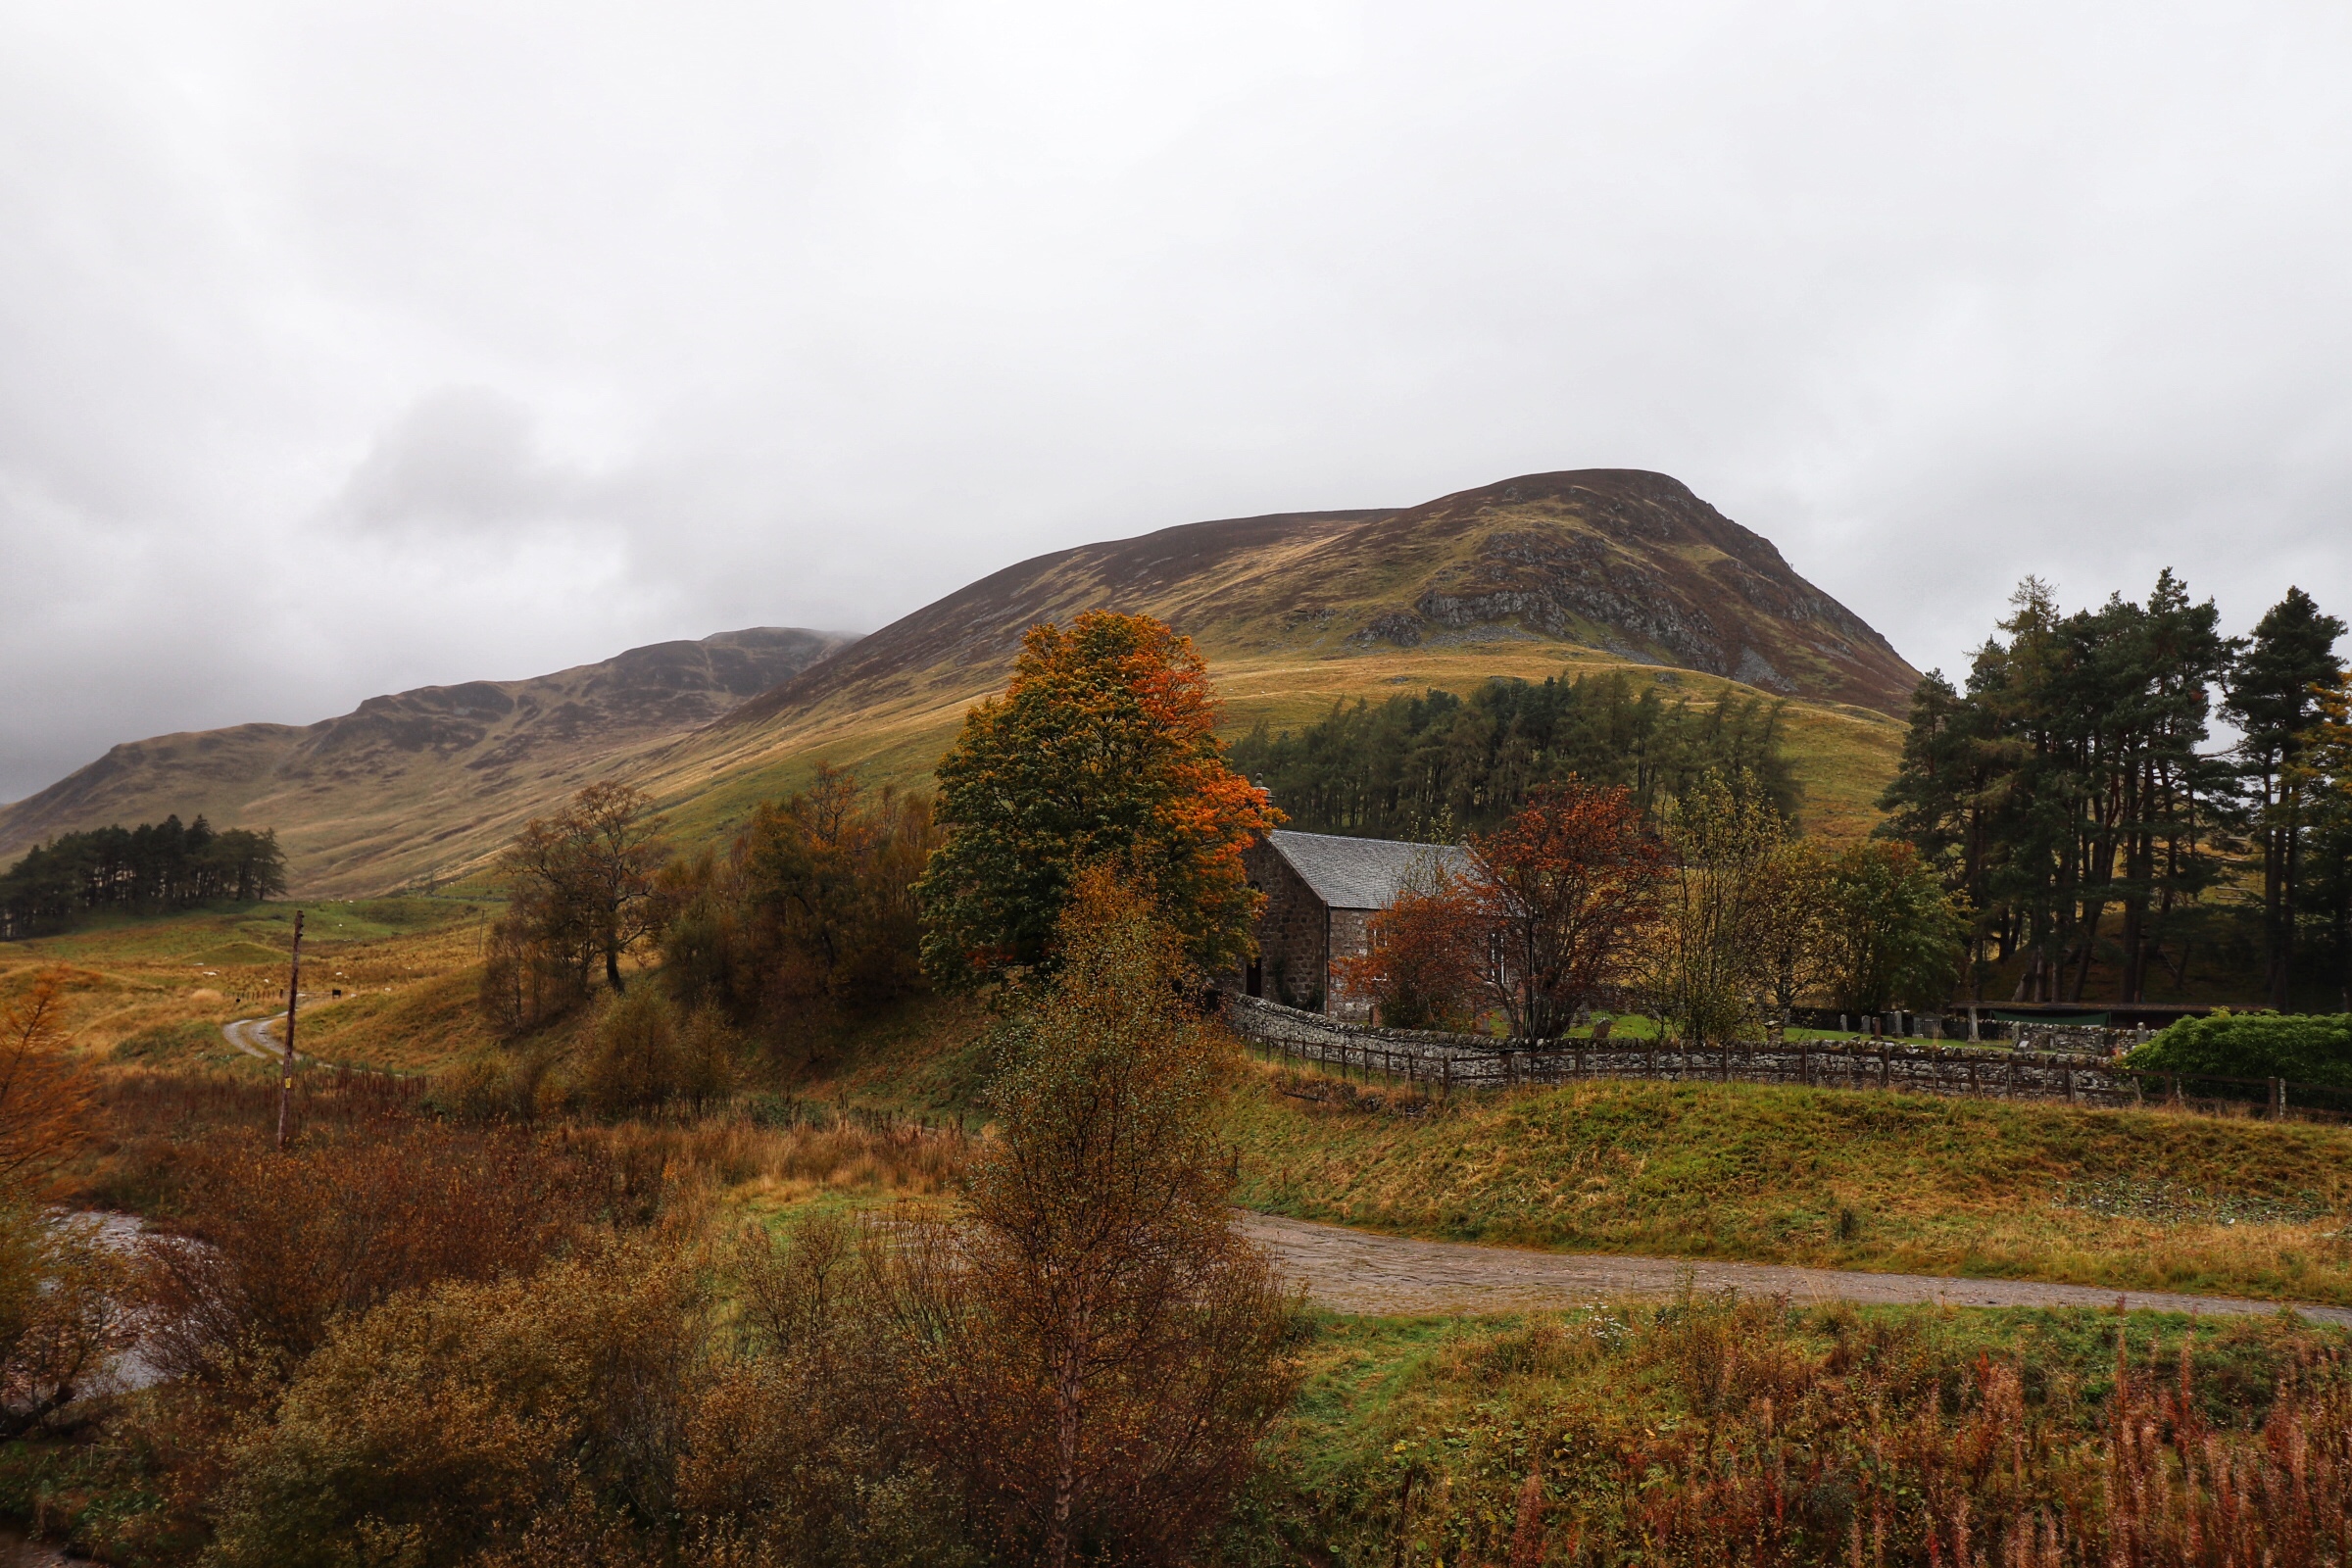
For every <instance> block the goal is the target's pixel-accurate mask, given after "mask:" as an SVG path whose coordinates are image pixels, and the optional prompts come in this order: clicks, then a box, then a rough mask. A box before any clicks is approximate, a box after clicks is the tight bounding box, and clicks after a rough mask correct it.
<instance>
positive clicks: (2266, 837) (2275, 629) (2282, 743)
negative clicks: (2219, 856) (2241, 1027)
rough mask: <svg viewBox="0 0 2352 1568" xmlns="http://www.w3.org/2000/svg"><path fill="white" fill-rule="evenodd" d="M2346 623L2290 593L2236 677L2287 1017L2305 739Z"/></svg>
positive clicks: (2236, 714) (2263, 624) (2231, 702)
mask: <svg viewBox="0 0 2352 1568" xmlns="http://www.w3.org/2000/svg"><path fill="white" fill-rule="evenodd" d="M2343 634H2344V623H2343V621H2341V620H2340V619H2338V618H2337V617H2335V616H2333V615H2327V614H2323V613H2321V612H2320V607H2319V606H2318V605H2317V604H2315V603H2313V602H2312V598H2311V596H2310V595H2309V594H2307V593H2305V592H2304V591H2303V590H2302V589H2300V588H2289V589H2287V591H2286V597H2285V598H2283V599H2281V600H2279V601H2278V603H2277V604H2276V605H2273V606H2272V607H2271V608H2270V610H2269V611H2268V612H2266V613H2264V615H2263V617H2262V619H2260V620H2259V621H2256V622H2255V623H2254V635H2253V637H2252V639H2251V640H2250V641H2249V642H2248V643H2247V644H2246V646H2245V649H2244V651H2243V652H2242V653H2240V654H2239V655H2238V658H2237V661H2236V662H2235V664H2234V665H2232V666H2231V668H2230V670H2229V690H2228V696H2227V699H2226V700H2225V702H2224V703H2223V711H2225V712H2227V713H2229V716H2230V717H2232V718H2234V719H2236V720H2237V722H2238V726H2239V729H2240V731H2241V733H2242V737H2243V738H2242V739H2241V740H2240V741H2239V742H2238V748H2237V755H2238V770H2239V773H2240V774H2241V776H2242V777H2243V778H2244V780H2245V785H2246V790H2247V793H2248V797H2249V804H2250V805H2251V807H2252V809H2253V813H2254V826H2255V831H2256V832H2257V833H2258V834H2259V835H2260V838H2261V842H2262V910H2263V940H2264V945H2265V948H2266V953H2265V959H2266V973H2265V975H2264V982H2265V989H2266V990H2267V991H2268V993H2269V995H2270V1002H2271V1005H2272V1006H2274V1007H2277V1008H2278V1009H2280V1010H2281V1011H2283V1010H2285V1008H2286V1005H2287V987H2288V984H2289V983H2290V981H2291V980H2292V979H2293V975H2294V962H2295V889H2296V883H2297V881H2298V880H2299V875H2300V872H2301V870H2302V850H2303V841H2304V837H2305V827H2306V823H2305V821H2304V798H2303V784H2304V781H2305V778H2306V774H2305V773H2304V771H2303V770H2302V768H2301V767H2300V766H2299V763H2300V761H2301V753H2302V749H2303V742H2304V738H2305V736H2306V734H2307V732H2308V731H2309V730H2310V729H2311V727H2312V724H2313V720H2314V719H2315V717H2316V716H2317V713H2318V708H2317V688H2321V687H2324V686H2327V685H2332V684H2333V683H2334V682H2335V680H2336V678H2337V677H2338V676H2339V675H2341V674H2342V673H2343V670H2344V663H2343V661H2342V660H2340V659H2338V658H2336V657H2335V642H2336V639H2337V638H2339V637H2341V636H2343Z"/></svg>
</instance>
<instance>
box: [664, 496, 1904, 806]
mask: <svg viewBox="0 0 2352 1568" xmlns="http://www.w3.org/2000/svg"><path fill="white" fill-rule="evenodd" d="M1094 608H1107V609H1113V610H1121V611H1130V612H1147V613H1152V614H1154V615H1158V616H1160V617H1161V618H1162V619H1165V620H1167V621H1169V622H1170V623H1172V624H1173V625H1175V626H1177V627H1178V628H1179V629H1181V630H1183V631H1185V632H1188V633H1190V634H1191V635H1192V636H1193V637H1194V638H1195V639H1196V640H1197V641H1198V642H1199V644H1200V646H1201V650H1202V652H1203V653H1204V654H1205V655H1206V656H1207V657H1208V660H1209V663H1210V667H1211V669H1212V670H1213V672H1214V673H1215V675H1216V678H1217V684H1218V689H1219V691H1220V692H1221V693H1222V694H1223V696H1224V698H1225V700H1226V703H1227V711H1228V718H1229V727H1231V728H1235V729H1239V728H1246V727H1247V726H1248V725H1249V724H1250V723H1251V722H1254V721H1255V720H1257V719H1260V718H1263V719H1266V720H1268V721H1269V722H1273V723H1276V724H1284V723H1298V722H1301V721H1304V720H1308V719H1311V718H1312V717H1315V716H1317V715H1319V714H1320V713H1321V712H1322V711H1324V710H1325V709H1327V708H1328V707H1329V705H1330V704H1331V703H1332V702H1333V701H1334V700H1337V699H1341V698H1350V697H1357V696H1370V697H1373V698H1375V699H1377V698H1379V697H1382V696H1385V695H1387V694H1389V693H1391V692H1394V691H1396V690H1397V689H1398V688H1400V687H1401V688H1406V689H1413V688H1416V687H1418V686H1423V685H1429V686H1443V687H1446V688H1449V689H1452V690H1455V691H1461V690H1466V689H1468V688H1469V687H1470V686H1473V685H1475V684H1477V683H1478V682H1480V681H1483V680H1485V679H1487V678H1489V677H1490V676H1495V675H1515V676H1523V677H1526V678H1530V679H1542V678H1543V677H1544V676H1545V675H1551V674H1571V675H1573V674H1576V673H1581V672H1586V671H1592V670H1600V669H1606V668H1610V667H1620V668H1633V669H1635V670H1637V671H1638V672H1639V674H1640V676H1641V678H1643V679H1659V680H1669V681H1673V682H1675V683H1677V684H1678V685H1679V686H1680V687H1682V688H1683V689H1684V690H1686V691H1688V692H1690V693H1691V695H1692V696H1693V697H1695V698H1698V699H1700V700H1706V699H1708V698H1711V696H1712V695H1713V694H1714V693H1716V692H1718V691H1720V690H1723V689H1724V688H1725V687H1726V686H1727V685H1732V684H1735V683H1736V684H1737V685H1739V686H1740V687H1741V688H1742V689H1746V690H1749V691H1753V692H1761V693H1765V694H1767V695H1778V696H1786V697H1788V698H1789V699H1790V700H1791V701H1790V706H1789V731H1790V736H1791V748H1792V750H1793V752H1794V753H1795V754H1796V755H1797V757H1798V760H1799V768H1798V772H1799V776H1800V781H1801V782H1802V783H1803V784H1804V785H1805V788H1806V791H1807V797H1808V808H1807V813H1806V815H1807V825H1808V826H1809V827H1811V828H1814V829H1816V830H1826V831H1829V832H1831V833H1834V834H1838V833H1844V832H1851V831H1859V830H1861V828H1862V827H1864V826H1865V825H1867V822H1868V821H1869V820H1872V819H1875V815H1874V813H1873V811H1872V809H1871V807H1870V802H1871V801H1872V800H1873V799H1874V798H1875V796H1876V794H1877V792H1878V790H1879V789H1880V788H1881V787H1882V786H1883V785H1884V783H1885V781H1886V779H1887V776H1888V775H1889V774H1890V773H1891V771H1892V767H1893V758H1894V755H1895V752H1896V750H1897V749H1898V748H1899V745H1900V739H1901V727H1900V722H1899V718H1898V716H1897V715H1899V714H1900V713H1901V712H1902V711H1903V709H1904V706H1905V704H1906V702H1907V701H1908V699H1909V696H1910V692H1911V688H1912V686H1913V685H1914V684H1915V683H1916V682H1917V681H1918V679H1919V674H1918V671H1916V670H1914V669H1912V668H1911V666H1910V665H1909V664H1907V663H1905V662H1903V660H1902V658H1901V657H1900V656H1899V655H1897V654H1896V653H1895V652H1894V650H1893V649H1892V648H1891V647H1890V646H1888V644H1887V640H1886V639H1885V638H1884V637H1882V636H1880V635H1879V634H1878V633H1877V632H1876V631H1874V630H1873V629H1872V628H1871V627H1870V626H1869V625H1868V624H1866V623H1865V622H1864V621H1863V620H1862V618H1861V617H1860V616H1858V615H1856V614H1854V613H1853V612H1851V611H1849V610H1847V609H1846V608H1845V607H1844V606H1842V605H1839V604H1838V602H1837V601H1836V600H1834V599H1832V598H1830V596H1829V595H1827V594H1825V593H1823V592H1822V591H1821V590H1820V589H1818V588H1816V587H1814V586H1813V585H1812V584H1811V583H1809V582H1807V581H1805V580H1804V579H1803V578H1802V577H1800V576H1798V575H1797V574H1796V572H1795V571H1794V570H1792V569H1791V568H1790V567H1789V564H1788V563H1787V562H1785V561H1784V560H1782V558H1781V555H1780V552H1779V551H1778V550H1776V549H1775V548H1774V547H1773V546H1772V544H1771V542H1770V541H1769V540H1766V539H1764V538H1763V537H1761V536H1760V535H1758V534H1755V533H1753V532H1750V531H1749V530H1748V529H1746V528H1743V527H1740V525H1739V524H1738V523H1736V522H1733V521H1732V520H1731V519H1729V518H1727V517H1725V516H1724V515H1722V514H1721V513H1719V512H1717V511H1716V510H1715V509H1714V508H1713V507H1711V506H1709V505H1708V504H1707V503H1706V502H1704V501H1702V500H1700V499H1699V498H1698V497H1697V496H1695V495H1693V494H1691V491H1690V489H1689V488H1688V487H1686V486H1685V485H1683V484H1682V483H1681V482H1680V481H1678V480H1675V479H1672V478H1669V477H1667V476H1666V475H1664V474H1657V473H1646V472H1642V471H1639V470H1632V469H1615V468H1601V469H1583V470H1577V471H1573V472H1565V473H1546V474H1530V475H1525V476H1522V477H1520V478H1516V479H1508V480H1504V481H1502V482H1501V483H1499V484H1493V485H1488V486H1485V487H1483V488H1480V489H1476V490H1465V491H1462V492H1459V493H1458V494H1454V495H1449V496H1444V497H1441V498H1440V499H1438V500H1436V501H1432V502H1428V503H1426V504H1424V505H1422V506H1418V507H1411V508H1405V509H1400V510H1396V511H1376V512H1322V513H1293V514H1286V515H1274V516H1263V517H1242V518H1231V519H1226V520H1222V521H1216V522H1200V523H1190V524H1186V525H1183V526H1180V527H1174V528H1163V529H1161V530H1159V531H1157V532H1155V533H1150V534H1145V535H1143V536H1141V537H1139V538H1134V539H1124V540H1118V541H1114V542H1111V543H1107V544H1099V545H1086V546H1081V547H1079V548H1077V549H1073V550H1064V551H1058V552H1055V553H1054V554H1053V555H1047V556H1040V557H1038V558H1036V559H1035V560H1032V561H1026V562H1023V563H1021V564H1018V565H1015V566H1008V567H1006V568H1005V570H1003V571H1000V572H997V573H995V574H994V575H992V576H989V577H985V578H983V579H981V580H980V581H978V582H976V583H973V584H972V585H971V586H969V587H967V588H964V589H961V590H959V591H957V592H956V593H954V594H951V595H949V596H948V597H947V598H945V599H942V600H939V601H938V602H936V603H935V604H932V605H929V606H926V607H925V608H923V609H922V610H919V611H916V612H915V613H913V614H911V615H908V616H907V617H905V618H904V619H902V620H899V621H897V622H895V623H893V624H892V625H889V626H886V627H884V628H883V629H882V630H880V631H878V632H876V633H874V634H873V635H872V636H870V637H867V638H864V639H863V640H861V641H859V642H858V644H856V645H855V646H854V647H851V648H849V649H846V650H844V651H843V652H842V653H841V654H840V655H838V656H836V657H835V658H832V659H829V660H826V661H824V662H821V663H818V664H815V665H812V666H810V667H809V669H808V670H807V671H806V672H804V673H803V674H802V675H800V676H799V677H797V678H796V679H794V680H792V681H789V682H787V683H786V684H784V685H783V686H781V687H779V688H777V689H776V690H775V691H772V692H769V693H767V694H766V695H764V696H762V697H760V698H759V699H757V700H755V701H753V702H750V703H746V704H745V705H744V706H743V707H741V708H739V709H737V710H735V711H733V712H731V713H729V714H728V715H727V716H726V717H724V718H722V719H720V720H719V721H717V722H716V723H714V724H712V725H711V727H710V728H708V729H705V730H702V731H699V732H697V733H695V734H692V735H687V736H682V737H680V738H678V739H677V740H675V741H673V742H671V743H668V744H666V745H663V746H662V747H659V748H655V749H653V750H652V751H650V752H649V753H648V754H647V755H646V756H645V757H644V758H643V759H642V760H641V764H640V765H641V766H642V768H643V773H642V777H643V778H644V779H645V780H646V781H647V782H648V783H649V785H650V787H652V788H654V789H656V791H657V792H658V793H660V794H662V796H663V797H664V798H666V799H669V800H671V801H674V802H677V803H680V805H681V806H682V808H683V811H684V819H685V820H687V821H690V822H698V823H708V824H710V825H712V826H716V825H720V824H723V823H724V822H727V821H731V820H735V819H737V818H739V817H740V816H741V815H742V814H743V813H744V812H745V811H746V810H748V809H749V806H750V803H751V801H752V800H754V799H756V798H757V797H758V796H760V795H761V794H763V793H772V792H774V791H775V790H778V789H782V788H786V787H789V786H790V785H792V784H794V783H796V782H797V781H798V779H799V778H800V777H801V776H803V774H805V772H806V770H807V767H808V765H809V763H810V762H811V761H812V760H815V759H816V758H817V757H820V756H821V757H824V758H826V759H828V760H833V761H836V762H842V763H848V764H854V765H857V766H858V767H859V768H860V769H861V770H862V771H864V772H865V773H866V774H867V775H868V776H869V777H873V778H876V779H887V780H892V781H896V782H900V783H907V784H912V783H917V782H919V781H920V780H921V779H923V778H924V777H925V776H927V775H928V773H929V771H930V768H931V765H932V763H933V762H934V761H935V760H937V758H938V756H939V754H940V752H941V750H942V749H944V747H945V746H946V745H947V743H948V741H949V740H950V739H951V738H952V736H953V733H954V730H955V726H956V722H957V721H958V720H959V719H960V717H961V715H962V712H963V711H964V709H965V708H966V707H968V706H969V705H970V703H971V702H972V701H973V700H974V699H975V698H977V697H980V696H982V695H984V694H986V693H989V692H992V691H995V690H997V689H999V688H1000V687H1002V686H1003V684H1004V681H1005V674H1006V671H1007V670H1008V669H1009V668H1010V665H1011V662H1012V657H1013V654H1014V652H1015V651H1016V649H1017V648H1018V646H1019V643H1020V637H1021V633H1022V631H1023V630H1024V629H1025V628H1026V627H1028V626H1029V625H1030V624H1032V623H1033V622H1035V621H1037V620H1040V619H1066V618H1068V617H1069V616H1071V615H1074V614H1076V613H1079V612H1080V611H1083V610H1088V609H1094Z"/></svg>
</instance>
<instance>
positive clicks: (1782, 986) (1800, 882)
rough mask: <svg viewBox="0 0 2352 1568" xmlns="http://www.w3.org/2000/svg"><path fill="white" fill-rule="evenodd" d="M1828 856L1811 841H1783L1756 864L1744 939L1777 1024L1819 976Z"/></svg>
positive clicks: (1818, 981)
mask: <svg viewBox="0 0 2352 1568" xmlns="http://www.w3.org/2000/svg"><path fill="white" fill-rule="evenodd" d="M1830 859H1831V858H1830V855H1829V853H1828V852H1827V851H1826V850H1825V849H1823V847H1822V846H1821V845H1820V844H1819V843H1817V842H1815V841H1814V840H1811V839H1787V840H1784V841H1783V842H1782V844H1781V845H1780V847H1779V848H1778V849H1776V850H1775V851H1773V853H1772V856H1771V858H1769V859H1767V860H1766V861H1765V863H1764V864H1763V865H1762V866H1761V867H1759V868H1758V870H1757V874H1756V893H1755V898H1754V901H1753V903H1752V906H1751V911H1750V918H1749V922H1748V935H1747V939H1746V940H1747V943H1748V946H1749V949H1750V951H1752V952H1753V953H1754V954H1755V956H1756V962H1757V965H1758V967H1759V970H1760V972H1761V973H1762V974H1763V976H1764V995H1765V998H1766V1005H1767V1006H1768V1007H1769V1009H1770V1010H1771V1012H1772V1013H1773V1014H1774V1016H1775V1017H1776V1018H1777V1020H1778V1021H1779V1022H1781V1023H1783V1024H1786V1023H1787V1022H1788V1019H1789V1012H1790V1011H1791V1010H1792V1009H1793V1008H1794V1007H1795V1006H1796V999H1797V998H1798V997H1800V996H1802V995H1804V994H1805V993H1806V992H1809V991H1812V990H1815V989H1816V988H1817V987H1818V985H1819V983H1820V979H1821V974H1822V968H1823V961H1824V958H1825V956H1826V954H1825V939H1826V937H1827V935H1828V931H1827V921H1826V920H1825V918H1824V914H1825V907H1826V905H1827V902H1828V900H1827V894H1828V888H1829V879H1830Z"/></svg>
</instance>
